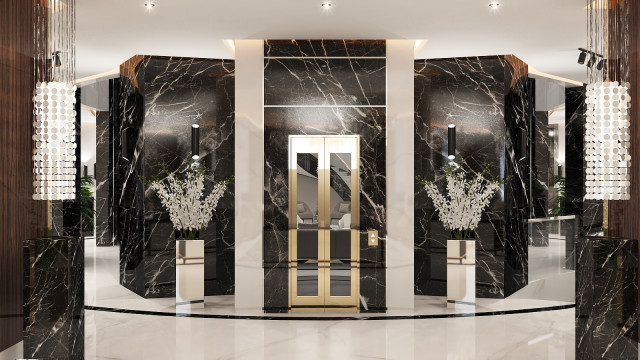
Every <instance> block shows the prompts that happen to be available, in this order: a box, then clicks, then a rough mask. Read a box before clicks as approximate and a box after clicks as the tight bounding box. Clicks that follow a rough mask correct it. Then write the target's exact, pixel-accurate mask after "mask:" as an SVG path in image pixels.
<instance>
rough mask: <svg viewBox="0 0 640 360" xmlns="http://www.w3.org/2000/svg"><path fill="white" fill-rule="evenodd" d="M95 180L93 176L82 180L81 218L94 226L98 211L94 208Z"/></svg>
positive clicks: (87, 176) (84, 177)
mask: <svg viewBox="0 0 640 360" xmlns="http://www.w3.org/2000/svg"><path fill="white" fill-rule="evenodd" d="M93 186H94V178H93V176H91V175H86V176H83V177H82V178H81V179H80V216H82V219H83V221H86V222H87V223H89V224H91V227H93V226H94V217H95V214H96V211H95V210H94V208H93V202H94V197H93V195H94V191H93Z"/></svg>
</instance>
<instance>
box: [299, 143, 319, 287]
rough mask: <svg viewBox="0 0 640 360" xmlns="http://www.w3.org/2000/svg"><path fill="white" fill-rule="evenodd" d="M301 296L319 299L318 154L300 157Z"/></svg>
mask: <svg viewBox="0 0 640 360" xmlns="http://www.w3.org/2000/svg"><path fill="white" fill-rule="evenodd" d="M297 164H298V167H297V176H298V179H297V180H298V188H297V196H298V205H297V209H296V213H297V217H298V241H297V247H298V249H297V257H298V272H297V273H298V275H297V277H298V278H297V279H296V281H297V285H298V291H297V293H298V296H318V200H319V196H318V195H319V194H318V154H298V159H297Z"/></svg>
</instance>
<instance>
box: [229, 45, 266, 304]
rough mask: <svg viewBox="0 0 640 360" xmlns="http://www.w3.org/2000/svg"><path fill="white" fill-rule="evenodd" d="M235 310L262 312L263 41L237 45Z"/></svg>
mask: <svg viewBox="0 0 640 360" xmlns="http://www.w3.org/2000/svg"><path fill="white" fill-rule="evenodd" d="M235 46H236V58H235V65H236V94H235V97H236V99H235V102H236V135H235V141H236V146H235V155H236V160H235V171H236V174H235V178H236V181H235V189H236V194H235V195H236V198H235V229H236V230H235V231H236V239H235V240H236V247H235V260H236V264H235V269H236V273H235V279H236V280H235V281H236V289H235V306H236V309H242V310H256V311H262V306H263V303H264V281H263V279H264V272H263V270H262V226H263V218H264V203H263V187H264V184H263V181H264V180H263V179H264V175H263V172H264V170H263V169H264V135H263V134H264V119H263V116H264V111H263V89H264V85H263V79H264V58H263V56H264V55H263V42H262V40H236V41H235Z"/></svg>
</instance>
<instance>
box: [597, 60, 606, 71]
mask: <svg viewBox="0 0 640 360" xmlns="http://www.w3.org/2000/svg"><path fill="white" fill-rule="evenodd" d="M605 64H606V60H605V59H600V61H598V66H596V69H598V70H602V67H603V66H605Z"/></svg>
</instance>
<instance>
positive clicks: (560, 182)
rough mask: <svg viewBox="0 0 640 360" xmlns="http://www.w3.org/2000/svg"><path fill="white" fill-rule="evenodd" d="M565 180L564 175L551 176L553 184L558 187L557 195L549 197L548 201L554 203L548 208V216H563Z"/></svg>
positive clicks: (564, 209) (564, 210) (564, 211)
mask: <svg viewBox="0 0 640 360" xmlns="http://www.w3.org/2000/svg"><path fill="white" fill-rule="evenodd" d="M566 180H567V179H566V178H565V177H564V176H559V175H556V176H554V177H553V186H555V187H556V188H557V189H558V195H556V196H554V197H552V198H551V199H549V202H551V203H554V204H555V205H556V206H555V207H554V208H553V209H551V210H549V215H550V216H563V215H565V213H566V208H565V200H566V189H567V187H566Z"/></svg>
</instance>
